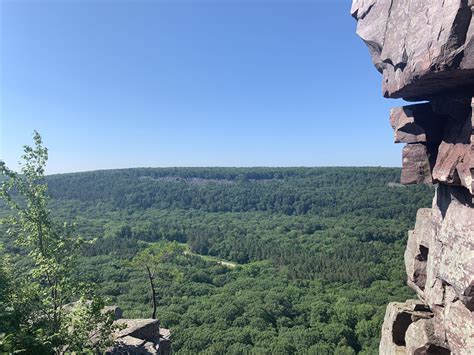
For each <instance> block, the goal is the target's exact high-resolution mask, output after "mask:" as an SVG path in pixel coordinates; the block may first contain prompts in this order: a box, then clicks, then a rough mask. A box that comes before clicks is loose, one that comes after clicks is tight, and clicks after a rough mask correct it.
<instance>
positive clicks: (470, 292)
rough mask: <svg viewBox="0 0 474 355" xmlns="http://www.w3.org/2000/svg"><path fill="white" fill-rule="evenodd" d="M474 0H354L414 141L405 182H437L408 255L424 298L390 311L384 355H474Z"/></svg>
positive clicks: (404, 130) (400, 138)
mask: <svg viewBox="0 0 474 355" xmlns="http://www.w3.org/2000/svg"><path fill="white" fill-rule="evenodd" d="M473 11H474V0H432V1H431V0H430V1H428V0H354V1H353V4H352V9H351V12H352V16H353V17H355V18H356V20H357V21H358V23H357V34H358V35H359V36H360V37H361V38H362V39H363V40H364V42H365V43H366V44H367V46H368V48H369V51H370V54H371V56H372V60H373V63H374V65H375V67H376V68H377V69H378V70H379V71H380V72H381V74H382V75H383V81H382V88H383V95H384V96H385V97H388V98H404V99H405V100H407V101H426V102H424V103H418V104H413V105H408V106H404V107H398V108H394V109H392V111H391V113H390V124H391V125H392V127H393V129H394V131H395V142H396V143H405V144H406V145H405V147H404V148H403V164H402V165H403V169H402V176H401V182H402V183H404V184H415V183H430V184H431V183H434V184H437V187H436V194H435V197H434V199H433V205H432V208H431V209H421V210H419V211H418V215H417V221H416V226H415V229H414V230H413V231H410V232H409V238H408V244H407V248H406V251H405V265H406V270H407V279H408V285H409V286H410V287H411V288H413V289H414V290H415V291H416V293H417V295H418V298H419V300H408V301H406V302H405V303H391V304H389V306H388V307H387V312H386V315H385V321H384V325H383V329H382V339H381V343H380V353H381V354H449V353H453V354H474V316H473V311H474V135H473V127H474V118H473V110H474V23H473V22H474V17H473Z"/></svg>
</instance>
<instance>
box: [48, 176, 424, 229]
mask: <svg viewBox="0 0 474 355" xmlns="http://www.w3.org/2000/svg"><path fill="white" fill-rule="evenodd" d="M399 176H400V169H397V168H351V167H347V168H336V167H335V168H135V169H120V170H101V171H91V172H84V173H73V174H61V175H51V176H49V177H48V185H49V190H50V193H51V195H52V196H53V198H55V199H61V200H64V199H70V200H79V201H83V202H87V203H97V202H101V203H107V204H109V205H110V206H111V207H113V208H117V209H130V210H134V209H146V208H155V209H169V208H180V209H197V210H201V211H207V212H248V211H270V212H274V213H283V214H288V215H301V214H307V213H309V214H317V215H320V216H339V215H341V214H347V213H351V214H353V215H359V216H364V215H367V214H371V215H375V216H378V217H380V218H394V217H397V218H404V219H406V220H413V218H414V216H415V213H416V209H417V205H418V204H419V201H420V200H423V201H426V198H427V194H426V191H427V188H426V187H410V188H409V190H410V192H409V193H407V191H406V190H407V188H406V187H403V186H400V185H398V184H397V182H398V181H399Z"/></svg>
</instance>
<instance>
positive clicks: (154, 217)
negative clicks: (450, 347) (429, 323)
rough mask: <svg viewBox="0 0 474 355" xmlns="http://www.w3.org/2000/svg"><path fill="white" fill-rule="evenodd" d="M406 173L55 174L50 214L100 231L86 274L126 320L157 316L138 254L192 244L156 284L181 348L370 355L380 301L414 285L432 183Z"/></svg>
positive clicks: (90, 233) (161, 311) (87, 251)
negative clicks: (413, 256)
mask: <svg viewBox="0 0 474 355" xmlns="http://www.w3.org/2000/svg"><path fill="white" fill-rule="evenodd" d="M399 174H400V171H399V169H392V168H176V169H175V168H167V169H123V170H110V171H94V172H87V173H75V174H62V175H54V176H48V177H47V182H48V186H49V192H50V194H51V196H52V198H53V200H52V203H51V208H52V212H53V214H54V215H55V217H56V218H60V219H66V220H68V219H70V220H74V221H75V222H76V223H77V231H78V232H79V233H81V234H82V235H84V236H85V237H88V238H97V242H96V243H95V244H93V245H91V246H89V247H87V248H84V250H83V257H82V258H81V264H82V269H81V274H82V275H83V276H86V277H87V278H88V279H89V280H90V281H92V282H93V283H95V284H97V285H99V286H100V289H101V292H102V294H103V295H106V296H109V297H111V299H112V302H113V303H115V304H118V305H120V306H121V307H123V308H124V310H125V313H126V314H127V316H130V317H149V314H150V313H151V306H150V301H151V297H150V294H149V292H148V284H147V279H146V275H145V274H144V273H143V271H142V270H137V269H136V268H134V267H133V263H132V260H133V259H134V257H136V255H137V254H139V253H141V252H142V251H143V250H145V249H146V248H148V247H150V246H154V245H156V244H159V243H162V242H166V241H177V242H179V243H186V244H187V248H189V249H190V253H188V254H186V253H185V254H181V255H177V256H175V257H174V258H173V259H172V260H167V261H166V263H165V264H167V265H164V267H166V268H169V269H173V270H175V271H176V273H177V274H179V275H182V276H181V277H179V278H162V279H161V278H157V280H156V289H157V296H158V297H157V300H158V301H157V317H158V318H159V319H160V320H161V324H162V325H163V326H164V327H170V328H171V330H172V332H173V348H174V351H175V352H177V353H178V354H179V353H182V354H189V353H196V352H200V351H201V352H207V353H211V354H223V353H226V354H247V353H249V352H250V353H252V352H253V353H257V354H260V353H268V354H276V353H278V354H296V353H298V354H299V353H309V354H333V353H337V354H353V353H355V352H358V353H365V354H374V353H376V349H377V344H378V336H379V332H380V326H381V321H382V317H383V311H384V306H385V305H386V303H387V302H389V301H393V300H402V299H406V298H407V297H409V295H410V291H409V290H408V288H407V287H405V285H404V283H405V280H404V278H405V273H404V268H403V261H402V255H403V249H404V243H405V240H406V232H407V230H408V229H410V228H412V226H413V223H414V217H415V213H416V210H417V209H418V208H419V207H424V206H429V205H430V203H431V198H432V191H431V190H430V188H428V187H426V186H408V187H403V186H399V185H398V184H397V182H398V178H399ZM5 244H6V246H7V249H8V250H9V251H10V252H11V253H12V254H15V253H16V252H18V250H16V249H15V247H13V246H12V245H10V244H9V243H8V241H7V242H6V243H5ZM197 255H210V256H213V257H216V258H221V259H225V260H229V261H232V262H234V263H237V264H238V266H237V267H229V266H225V265H221V264H219V263H218V262H215V261H212V259H211V260H206V259H204V258H201V257H199V256H197ZM22 263H24V262H23V260H22V259H19V262H18V264H19V265H21V264H22Z"/></svg>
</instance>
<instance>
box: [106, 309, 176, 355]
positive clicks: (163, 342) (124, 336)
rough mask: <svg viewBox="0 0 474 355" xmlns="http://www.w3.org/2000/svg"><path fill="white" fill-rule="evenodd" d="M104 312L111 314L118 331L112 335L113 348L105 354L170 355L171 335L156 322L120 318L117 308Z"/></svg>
mask: <svg viewBox="0 0 474 355" xmlns="http://www.w3.org/2000/svg"><path fill="white" fill-rule="evenodd" d="M104 311H106V312H112V314H113V315H114V318H115V321H114V323H115V324H116V325H118V326H119V329H120V330H118V331H117V332H115V334H113V338H114V346H112V347H111V348H110V349H108V350H107V351H106V354H111V355H112V354H156V355H170V354H171V339H170V337H171V333H170V331H169V329H164V328H161V327H160V323H159V321H158V320H156V319H148V318H147V319H125V318H122V310H121V309H120V308H119V307H117V306H109V307H105V309H104Z"/></svg>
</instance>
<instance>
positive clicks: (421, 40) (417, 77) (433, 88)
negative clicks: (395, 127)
mask: <svg viewBox="0 0 474 355" xmlns="http://www.w3.org/2000/svg"><path fill="white" fill-rule="evenodd" d="M473 6H474V4H473V2H472V0H470V1H468V0H444V1H441V0H432V1H431V0H430V1H427V0H354V1H353V3H352V8H351V13H352V16H353V17H354V18H355V19H356V20H357V34H358V35H359V36H360V37H361V38H362V39H363V40H364V42H365V43H366V44H367V46H368V48H369V51H370V54H371V56H372V61H373V63H374V65H375V66H376V68H377V69H378V70H379V71H380V72H382V73H383V84H382V88H383V94H384V96H385V97H391V98H400V97H403V98H405V99H411V100H413V99H417V100H419V99H426V98H430V97H432V96H434V95H436V94H439V93H443V92H447V91H451V92H452V91H457V90H465V91H469V93H470V94H471V95H470V96H471V97H472V96H473V95H472V94H473V91H472V88H473V86H474V36H473V34H474V30H473V27H474V26H472V25H471V24H472V23H473V17H472V8H473ZM466 96H468V95H466Z"/></svg>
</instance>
